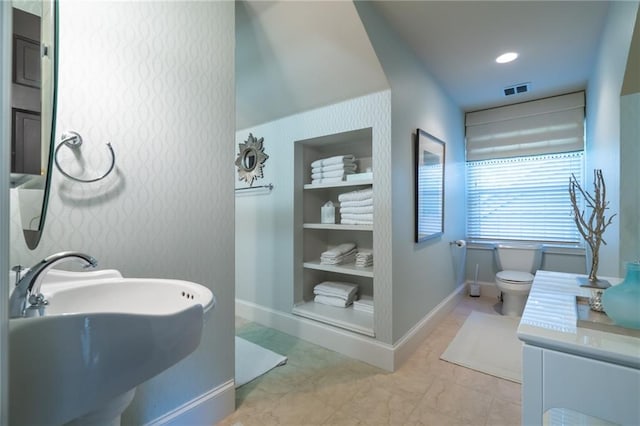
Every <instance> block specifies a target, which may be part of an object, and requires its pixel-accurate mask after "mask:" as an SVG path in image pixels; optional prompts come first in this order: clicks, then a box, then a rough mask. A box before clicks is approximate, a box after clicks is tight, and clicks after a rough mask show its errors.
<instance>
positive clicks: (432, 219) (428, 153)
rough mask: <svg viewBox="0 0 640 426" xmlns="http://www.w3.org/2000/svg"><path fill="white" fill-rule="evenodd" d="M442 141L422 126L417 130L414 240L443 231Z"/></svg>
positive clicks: (436, 234) (438, 234)
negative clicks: (422, 128)
mask: <svg viewBox="0 0 640 426" xmlns="http://www.w3.org/2000/svg"><path fill="white" fill-rule="evenodd" d="M444 148H445V143H444V142H443V141H441V140H440V139H438V138H436V137H435V136H433V135H430V134H429V133H427V132H425V131H424V130H421V129H417V130H416V139H415V165H416V170H415V177H416V184H415V189H416V198H415V199H416V224H415V225H416V226H415V231H416V232H415V241H416V243H419V242H422V241H425V240H428V239H430V238H436V237H439V236H440V235H442V233H443V232H444V153H445V149H444Z"/></svg>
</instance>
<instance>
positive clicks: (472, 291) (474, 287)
mask: <svg viewBox="0 0 640 426" xmlns="http://www.w3.org/2000/svg"><path fill="white" fill-rule="evenodd" d="M478 268H479V265H478V264H477V263H476V274H475V276H474V278H473V283H472V284H470V285H469V296H471V297H480V284H478Z"/></svg>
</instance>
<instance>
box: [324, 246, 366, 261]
mask: <svg viewBox="0 0 640 426" xmlns="http://www.w3.org/2000/svg"><path fill="white" fill-rule="evenodd" d="M356 254H357V248H356V245H355V244H354V243H344V244H340V245H339V246H337V247H334V248H331V249H329V250H327V251H325V252H322V254H321V255H320V263H321V264H323V265H341V264H343V263H353V262H354V261H355V258H356Z"/></svg>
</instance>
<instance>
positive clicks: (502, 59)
mask: <svg viewBox="0 0 640 426" xmlns="http://www.w3.org/2000/svg"><path fill="white" fill-rule="evenodd" d="M517 57H518V54H517V53H515V52H508V53H503V54H502V55H500V56H498V57H497V58H496V62H497V63H499V64H506V63H507V62H511V61H513V60H515V59H516V58H517Z"/></svg>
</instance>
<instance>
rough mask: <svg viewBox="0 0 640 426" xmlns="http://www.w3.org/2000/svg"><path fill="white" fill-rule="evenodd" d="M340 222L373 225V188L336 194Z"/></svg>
mask: <svg viewBox="0 0 640 426" xmlns="http://www.w3.org/2000/svg"><path fill="white" fill-rule="evenodd" d="M338 201H340V223H344V224H347V225H373V188H367V189H361V190H358V191H352V192H347V193H344V194H340V195H338Z"/></svg>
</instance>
